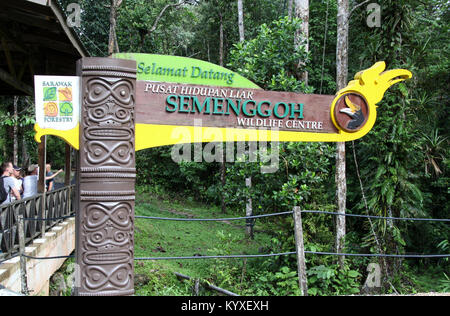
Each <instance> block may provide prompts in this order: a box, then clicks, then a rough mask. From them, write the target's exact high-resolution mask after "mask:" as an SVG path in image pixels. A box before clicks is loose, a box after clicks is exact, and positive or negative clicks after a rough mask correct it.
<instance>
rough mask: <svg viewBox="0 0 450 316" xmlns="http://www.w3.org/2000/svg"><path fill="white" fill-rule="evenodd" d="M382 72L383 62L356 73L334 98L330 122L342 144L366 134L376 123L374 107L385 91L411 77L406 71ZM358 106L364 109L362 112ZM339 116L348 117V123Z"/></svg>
mask: <svg viewBox="0 0 450 316" xmlns="http://www.w3.org/2000/svg"><path fill="white" fill-rule="evenodd" d="M385 69H386V63H385V62H384V61H380V62H377V63H375V64H374V65H373V66H372V67H370V68H369V69H366V70H363V71H360V72H358V73H357V74H356V75H355V79H354V80H352V81H350V82H349V84H348V85H347V87H345V88H344V89H342V90H340V91H339V92H338V93H337V94H336V97H335V99H334V101H333V103H332V106H331V118H332V121H333V123H334V125H335V126H336V127H337V128H338V130H339V133H340V134H341V135H342V138H343V139H345V140H344V141H348V140H353V139H357V138H360V137H362V136H363V135H365V134H367V133H368V132H369V131H370V130H371V129H372V127H373V125H374V124H375V121H376V109H377V106H376V104H377V103H378V102H380V101H381V100H382V99H383V96H384V94H385V92H386V91H387V89H389V87H391V86H392V85H394V84H396V83H398V82H401V81H403V80H406V79H409V78H411V77H412V73H411V72H410V71H408V70H406V69H393V70H388V71H384V70H385ZM351 98H353V99H352V100H351ZM358 99H359V100H360V101H359V102H358V104H357V102H355V100H358ZM359 104H362V105H363V106H364V107H365V109H364V111H363V109H362V108H361V106H360V105H359ZM342 115H344V116H345V117H348V116H350V118H351V120H350V121H348V119H345V117H344V118H343V117H342Z"/></svg>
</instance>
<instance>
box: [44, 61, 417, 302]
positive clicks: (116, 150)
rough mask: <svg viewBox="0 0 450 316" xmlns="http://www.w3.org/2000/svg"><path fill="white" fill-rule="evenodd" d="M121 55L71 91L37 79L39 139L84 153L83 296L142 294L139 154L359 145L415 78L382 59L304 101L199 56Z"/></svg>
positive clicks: (100, 64)
mask: <svg viewBox="0 0 450 316" xmlns="http://www.w3.org/2000/svg"><path fill="white" fill-rule="evenodd" d="M116 57H120V58H122V59H116V58H98V57H96V58H83V59H81V60H80V61H79V62H78V64H77V74H78V75H79V78H80V79H73V80H74V81H73V82H72V83H71V85H69V82H68V81H67V82H66V81H65V79H57V78H55V77H53V79H51V80H50V79H48V78H47V79H46V80H45V78H44V79H40V78H37V80H36V83H37V86H36V108H37V110H36V120H37V123H36V131H37V134H36V137H35V139H36V140H37V141H39V140H40V136H39V137H38V135H46V134H51V135H56V136H59V137H62V138H63V139H65V140H66V141H67V142H68V143H70V144H71V145H72V146H73V147H75V148H76V149H79V150H78V157H77V207H78V210H77V213H76V262H77V271H76V272H77V273H76V276H77V279H76V294H77V295H86V296H87V295H132V294H133V293H134V203H135V179H136V168H135V156H136V150H140V149H144V148H150V147H156V146H163V145H170V144H176V143H183V142H184V143H190V142H196V143H200V142H209V141H215V142H217V141H226V142H231V141H258V140H265V141H269V140H271V137H274V138H275V137H276V138H277V141H323V142H343V141H349V140H353V139H357V138H360V137H362V136H364V135H365V134H367V133H368V132H369V131H370V130H371V128H372V127H373V125H374V124H375V120H376V104H377V103H378V102H380V101H381V99H382V98H383V95H384V93H385V92H386V90H387V89H388V88H389V87H390V86H392V85H393V84H395V83H397V82H400V81H402V80H405V79H408V78H411V76H412V75H411V73H410V72H409V71H407V70H403V69H396V70H391V71H386V72H384V70H385V67H386V66H385V63H384V62H379V63H376V64H375V65H374V66H372V67H371V68H369V69H367V70H365V71H362V72H360V73H358V74H357V75H356V76H355V80H353V81H351V82H350V83H349V85H348V86H347V87H346V88H345V89H342V90H341V91H339V92H338V93H337V94H336V96H327V95H305V94H296V93H287V92H271V91H263V90H262V89H259V87H257V86H256V85H255V84H253V83H251V82H250V81H248V80H247V79H245V78H243V77H241V76H239V75H237V74H235V73H233V72H232V71H230V70H227V69H226V68H223V67H218V66H215V65H212V64H210V63H205V62H201V61H197V60H194V59H186V58H182V57H171V56H160V55H141V54H123V55H122V54H120V55H116ZM75 78H78V77H75ZM77 80H78V81H77ZM76 82H78V85H77V83H76ZM80 82H81V84H80ZM78 87H81V89H80V90H79V91H77V89H78ZM70 88H72V90H70ZM60 89H61V90H60ZM70 91H71V92H72V95H70V93H69V92H70ZM76 96H78V97H79V99H77V98H76ZM70 99H71V100H70ZM71 102H72V103H71ZM78 102H79V103H80V104H81V105H80V107H79V108H78V107H77V106H76V104H77V103H78ZM69 103H71V104H69ZM199 122H200V124H199ZM274 129H275V130H276V133H272V131H273V130H274ZM268 130H271V133H268ZM273 134H276V135H273ZM180 136H181V141H180Z"/></svg>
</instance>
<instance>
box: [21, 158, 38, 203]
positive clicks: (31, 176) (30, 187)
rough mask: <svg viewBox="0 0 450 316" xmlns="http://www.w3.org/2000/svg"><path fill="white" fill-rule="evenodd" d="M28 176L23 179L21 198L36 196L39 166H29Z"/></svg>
mask: <svg viewBox="0 0 450 316" xmlns="http://www.w3.org/2000/svg"><path fill="white" fill-rule="evenodd" d="M27 171H28V174H27V176H26V177H25V178H24V179H23V198H27V197H30V196H33V195H36V194H37V193H38V192H37V187H38V178H39V166H38V165H31V166H29V167H28V170H27Z"/></svg>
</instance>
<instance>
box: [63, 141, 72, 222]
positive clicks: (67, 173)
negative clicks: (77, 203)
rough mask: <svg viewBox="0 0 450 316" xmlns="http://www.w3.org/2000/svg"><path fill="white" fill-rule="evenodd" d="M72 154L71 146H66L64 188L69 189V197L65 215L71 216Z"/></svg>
mask: <svg viewBox="0 0 450 316" xmlns="http://www.w3.org/2000/svg"><path fill="white" fill-rule="evenodd" d="M71 153H72V147H70V145H69V144H66V157H65V158H66V161H65V166H64V171H65V175H64V186H66V187H68V188H67V197H66V210H65V215H69V214H70V205H71V203H72V201H71V196H72V188H71V186H70V179H71V172H72V164H71V161H70V160H71V159H70V158H71Z"/></svg>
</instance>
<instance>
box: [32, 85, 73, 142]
mask: <svg viewBox="0 0 450 316" xmlns="http://www.w3.org/2000/svg"><path fill="white" fill-rule="evenodd" d="M80 86H81V84H80V77H75V76H35V77H34V91H35V105H36V106H35V108H36V124H35V131H36V135H35V139H36V141H38V142H40V138H41V136H43V135H55V136H58V137H61V138H63V139H64V140H65V141H66V142H68V143H70V144H72V146H75V147H77V148H78V134H79V131H78V128H79V118H80Z"/></svg>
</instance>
